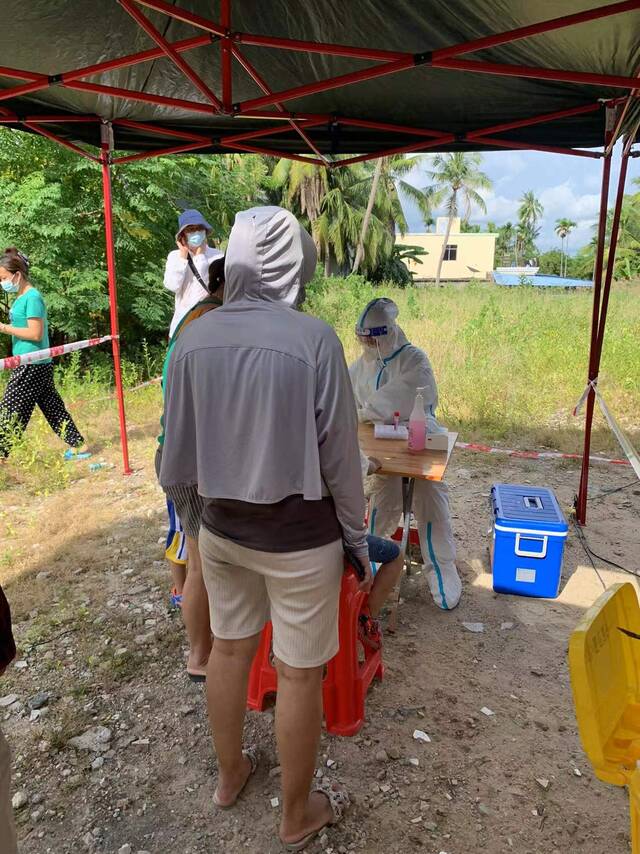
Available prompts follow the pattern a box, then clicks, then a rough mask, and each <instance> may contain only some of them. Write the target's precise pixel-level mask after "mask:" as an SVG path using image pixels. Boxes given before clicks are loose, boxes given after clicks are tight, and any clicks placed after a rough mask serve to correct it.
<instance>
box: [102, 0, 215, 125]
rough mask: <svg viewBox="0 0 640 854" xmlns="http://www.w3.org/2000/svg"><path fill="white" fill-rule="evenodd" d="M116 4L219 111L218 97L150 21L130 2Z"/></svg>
mask: <svg viewBox="0 0 640 854" xmlns="http://www.w3.org/2000/svg"><path fill="white" fill-rule="evenodd" d="M118 3H119V4H120V5H121V6H122V8H123V9H125V10H126V11H127V12H128V13H129V14H130V15H131V17H132V18H133V20H134V21H135V22H136V24H137V25H138V26H139V27H141V29H143V30H144V31H145V33H146V34H147V35H148V36H149V38H151V39H153V41H154V42H155V43H156V44H157V45H158V47H159V48H160V49H161V50H162V51H163V53H164V54H165V56H167V57H168V58H169V59H170V60H171V62H173V64H174V65H175V66H176V68H178V69H179V70H180V71H181V72H182V73H183V74H184V76H185V77H186V78H187V80H190V81H191V83H193V85H194V86H195V87H196V89H198V91H199V92H200V93H201V94H202V95H204V97H205V98H206V99H207V100H208V101H210V102H211V103H212V104H213V106H214V107H216V109H218V110H219V109H220V108H221V107H222V104H221V103H220V101H219V100H218V97H217V96H216V95H214V93H213V92H212V91H211V89H210V88H209V87H208V86H207V84H206V83H205V82H204V80H203V79H202V78H201V77H200V76H199V75H198V74H196V72H195V71H194V70H193V68H191V66H190V65H189V63H188V62H186V60H184V59H183V58H182V57H181V56H180V54H179V53H178V52H177V51H176V50H175V49H174V48H173V47H172V46H171V45H170V44H169V42H168V41H167V40H166V39H165V38H164V36H163V35H162V34H161V33H160V32H158V30H157V29H156V28H155V27H154V26H153V24H152V23H151V21H149V20H148V18H146V17H145V16H144V15H143V14H142V12H141V11H140V10H139V9H137V8H136V6H135V4H134V3H133V2H132V0H118Z"/></svg>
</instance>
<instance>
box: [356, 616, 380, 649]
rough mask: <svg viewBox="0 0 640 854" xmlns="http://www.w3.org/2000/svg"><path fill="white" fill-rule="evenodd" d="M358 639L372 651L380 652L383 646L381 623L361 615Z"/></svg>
mask: <svg viewBox="0 0 640 854" xmlns="http://www.w3.org/2000/svg"><path fill="white" fill-rule="evenodd" d="M358 637H359V638H360V642H361V643H362V644H363V645H364V646H367V647H369V649H372V650H374V651H375V650H378V649H380V647H381V646H382V633H381V631H380V622H379V621H378V620H374V619H373V618H372V617H369V616H368V615H367V614H360V617H359V619H358Z"/></svg>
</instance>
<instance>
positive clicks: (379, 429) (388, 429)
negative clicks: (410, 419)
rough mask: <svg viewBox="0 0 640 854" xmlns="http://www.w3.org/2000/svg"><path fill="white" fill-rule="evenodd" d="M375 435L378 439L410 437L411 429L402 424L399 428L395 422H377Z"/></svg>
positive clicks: (374, 429) (374, 430) (405, 438)
mask: <svg viewBox="0 0 640 854" xmlns="http://www.w3.org/2000/svg"><path fill="white" fill-rule="evenodd" d="M373 435H374V436H375V438H376V439H404V441H405V442H406V440H407V439H408V438H409V431H408V430H407V428H406V427H404V426H403V425H402V424H400V425H399V426H398V427H397V428H396V427H394V426H393V424H375V425H374V428H373Z"/></svg>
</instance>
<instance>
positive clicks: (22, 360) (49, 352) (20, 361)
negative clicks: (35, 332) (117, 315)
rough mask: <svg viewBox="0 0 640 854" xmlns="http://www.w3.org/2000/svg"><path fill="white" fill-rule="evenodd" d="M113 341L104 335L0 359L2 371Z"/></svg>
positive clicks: (110, 337) (111, 337) (110, 336)
mask: <svg viewBox="0 0 640 854" xmlns="http://www.w3.org/2000/svg"><path fill="white" fill-rule="evenodd" d="M111 340H113V335H103V336H102V338H86V339H85V340H84V341H72V342H71V343H70V344H59V345H58V346H57V347H47V348H45V349H44V350H34V352H33V353H25V354H24V355H23V356H7V358H6V359H0V371H8V370H13V368H19V367H20V366H21V365H32V364H33V363H34V362H40V361H42V359H53V358H55V357H56V356H64V354H65V353H73V352H74V351H75V350H85V349H86V348H87V347H97V346H98V344H105V343H106V342H107V341H111Z"/></svg>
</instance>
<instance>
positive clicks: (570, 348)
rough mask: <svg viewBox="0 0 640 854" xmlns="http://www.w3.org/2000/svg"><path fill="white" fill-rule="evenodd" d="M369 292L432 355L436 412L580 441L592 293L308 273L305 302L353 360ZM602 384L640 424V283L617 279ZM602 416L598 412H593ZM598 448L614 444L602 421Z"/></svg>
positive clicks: (622, 413) (471, 429)
mask: <svg viewBox="0 0 640 854" xmlns="http://www.w3.org/2000/svg"><path fill="white" fill-rule="evenodd" d="M375 296H389V297H391V298H392V299H394V300H395V301H396V302H397V303H398V306H399V308H400V318H399V322H400V324H401V326H402V327H403V328H404V330H405V332H406V333H407V336H408V337H409V339H410V340H411V341H412V342H413V343H414V344H416V345H418V346H419V347H422V348H423V349H424V350H425V351H426V352H427V354H428V355H429V358H430V359H431V362H432V364H433V368H434V371H435V374H436V378H437V381H438V387H439V393H440V409H439V416H440V418H441V420H442V421H444V422H445V423H447V424H448V425H449V426H450V427H451V428H452V429H458V430H460V432H461V433H462V434H463V437H464V438H465V439H467V438H471V439H485V440H490V441H501V442H505V443H506V442H512V443H516V444H519V445H520V446H521V447H527V444H528V443H531V442H533V443H535V444H536V445H544V446H550V447H562V449H563V450H567V451H573V450H577V448H578V447H579V446H580V441H581V429H582V420H581V419H579V418H578V419H574V418H573V417H572V415H571V412H572V409H573V407H574V406H575V404H576V402H577V401H578V399H579V397H580V395H581V394H582V391H583V389H584V387H585V383H586V372H587V360H588V351H589V335H590V331H589V330H590V324H591V301H592V294H591V292H571V291H569V292H566V291H548V290H540V289H536V288H524V287H523V288H512V289H511V288H498V287H496V286H495V285H489V284H484V283H482V284H480V283H478V284H470V285H466V286H455V285H447V286H445V287H442V288H436V287H427V288H420V289H416V288H410V289H407V290H401V289H399V288H393V287H388V286H385V287H380V288H374V287H372V286H371V285H370V284H369V283H365V282H364V281H363V280H362V279H360V278H359V277H350V279H347V280H340V279H334V280H330V281H329V282H326V283H321V282H317V281H316V282H314V285H313V286H312V288H311V293H310V295H309V301H308V305H309V308H310V309H311V310H313V312H314V313H316V314H318V315H319V316H320V317H323V318H324V319H325V320H327V321H328V322H329V323H331V324H332V325H333V326H335V328H336V329H337V331H338V334H339V335H340V337H341V339H342V341H343V343H344V346H345V351H346V354H347V359H348V360H349V361H351V360H352V359H354V358H356V357H357V355H358V352H359V347H358V344H357V341H356V340H355V337H354V334H353V328H354V325H355V322H356V320H357V317H358V314H359V313H360V311H361V309H362V307H363V306H364V305H365V304H366V303H367V301H368V300H369V299H371V298H373V297H375ZM600 389H601V392H602V394H603V396H604V398H605V400H606V401H607V403H608V404H609V407H610V409H611V410H612V412H613V413H614V415H615V416H616V418H617V419H618V421H619V422H620V423H621V424H622V425H623V426H625V427H626V428H627V429H629V430H630V431H631V434H632V435H633V430H634V428H635V429H637V425H638V424H639V423H640V284H635V285H628V284H622V283H621V284H618V285H616V286H614V289H613V292H612V295H611V303H610V308H609V318H608V323H607V334H606V337H605V344H604V350H603V356H602V367H601V371H600ZM598 424H600V426H602V425H601V419H599V420H598ZM594 447H595V449H596V450H598V449H609V450H613V449H615V447H616V445H615V440H612V439H611V438H610V437H609V435H608V431H607V429H606V428H604V429H601V430H599V432H598V434H597V441H596V444H595V446H594Z"/></svg>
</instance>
